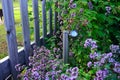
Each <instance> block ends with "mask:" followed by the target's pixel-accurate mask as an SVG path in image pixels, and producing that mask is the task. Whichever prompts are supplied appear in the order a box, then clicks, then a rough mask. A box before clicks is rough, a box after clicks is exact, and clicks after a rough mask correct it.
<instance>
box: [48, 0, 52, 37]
mask: <svg viewBox="0 0 120 80" xmlns="http://www.w3.org/2000/svg"><path fill="white" fill-rule="evenodd" d="M49 1H51V0H49ZM52 32H53V29H52V7H51V5H50V9H49V33H50V35H52Z"/></svg>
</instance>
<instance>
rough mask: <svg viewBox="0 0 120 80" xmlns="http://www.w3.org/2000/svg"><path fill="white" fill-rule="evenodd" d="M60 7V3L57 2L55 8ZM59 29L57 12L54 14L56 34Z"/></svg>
mask: <svg viewBox="0 0 120 80" xmlns="http://www.w3.org/2000/svg"><path fill="white" fill-rule="evenodd" d="M57 7H58V1H56V2H55V8H57ZM57 27H58V12H57V11H55V13H54V33H56V32H57Z"/></svg>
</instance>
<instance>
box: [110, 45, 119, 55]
mask: <svg viewBox="0 0 120 80" xmlns="http://www.w3.org/2000/svg"><path fill="white" fill-rule="evenodd" d="M110 50H111V52H112V53H116V52H117V51H118V50H119V45H113V44H112V45H111V46H110Z"/></svg>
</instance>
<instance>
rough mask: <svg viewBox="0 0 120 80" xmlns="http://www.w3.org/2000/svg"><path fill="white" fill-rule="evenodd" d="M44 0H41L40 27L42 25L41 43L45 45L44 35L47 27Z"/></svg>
mask: <svg viewBox="0 0 120 80" xmlns="http://www.w3.org/2000/svg"><path fill="white" fill-rule="evenodd" d="M45 6H46V0H42V23H43V24H42V27H43V45H45V37H46V36H47V28H46V26H47V25H46V9H45Z"/></svg>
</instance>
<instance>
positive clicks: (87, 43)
mask: <svg viewBox="0 0 120 80" xmlns="http://www.w3.org/2000/svg"><path fill="white" fill-rule="evenodd" d="M84 47H85V48H87V47H90V48H91V49H96V48H97V47H98V46H97V44H96V41H94V40H92V39H91V38H88V39H86V41H85V43H84Z"/></svg>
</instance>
